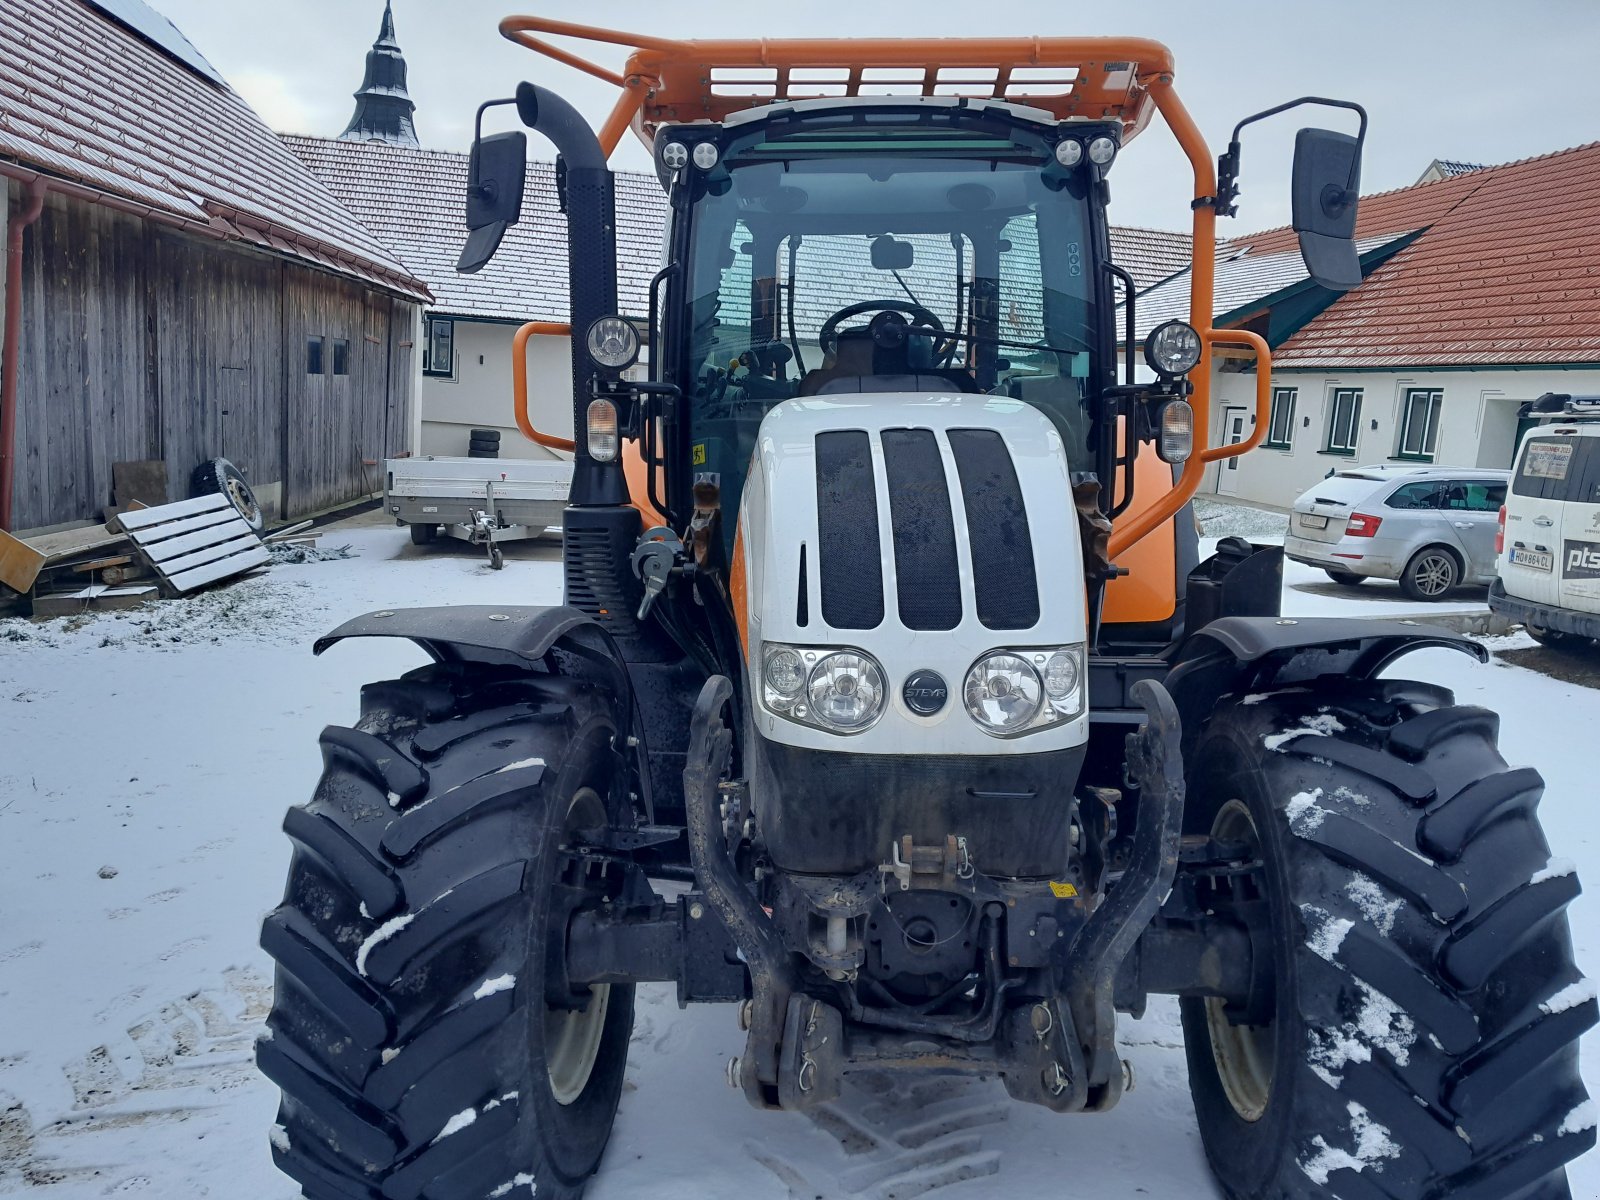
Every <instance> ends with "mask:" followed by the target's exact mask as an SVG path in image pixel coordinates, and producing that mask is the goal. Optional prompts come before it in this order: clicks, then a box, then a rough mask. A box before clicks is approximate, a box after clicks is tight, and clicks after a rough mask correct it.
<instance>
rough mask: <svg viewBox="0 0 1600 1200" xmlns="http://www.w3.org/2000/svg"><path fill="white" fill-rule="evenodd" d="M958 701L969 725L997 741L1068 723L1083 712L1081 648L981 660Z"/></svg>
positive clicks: (999, 655)
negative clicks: (964, 708)
mask: <svg viewBox="0 0 1600 1200" xmlns="http://www.w3.org/2000/svg"><path fill="white" fill-rule="evenodd" d="M961 696H962V700H963V701H964V702H965V703H966V706H967V712H968V714H970V715H971V717H972V719H973V720H974V721H976V722H977V723H978V725H979V726H980V727H981V728H982V729H983V731H984V732H985V733H992V734H994V735H995V736H996V737H1013V736H1015V735H1016V734H1019V733H1027V732H1029V731H1031V730H1034V729H1044V728H1047V727H1048V726H1051V725H1059V724H1060V723H1061V722H1063V721H1070V720H1071V719H1073V718H1074V717H1076V716H1078V715H1080V714H1081V713H1082V712H1083V709H1084V670H1083V647H1082V646H1081V645H1074V646H1059V647H1055V648H1046V649H1043V650H996V651H994V652H993V653H991V654H986V655H985V656H984V657H982V658H980V659H979V660H978V661H977V662H975V663H973V664H972V669H971V670H969V671H968V672H967V678H966V683H965V684H964V685H963V687H962V689H961Z"/></svg>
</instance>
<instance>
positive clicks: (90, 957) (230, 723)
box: [0, 524, 1600, 1200]
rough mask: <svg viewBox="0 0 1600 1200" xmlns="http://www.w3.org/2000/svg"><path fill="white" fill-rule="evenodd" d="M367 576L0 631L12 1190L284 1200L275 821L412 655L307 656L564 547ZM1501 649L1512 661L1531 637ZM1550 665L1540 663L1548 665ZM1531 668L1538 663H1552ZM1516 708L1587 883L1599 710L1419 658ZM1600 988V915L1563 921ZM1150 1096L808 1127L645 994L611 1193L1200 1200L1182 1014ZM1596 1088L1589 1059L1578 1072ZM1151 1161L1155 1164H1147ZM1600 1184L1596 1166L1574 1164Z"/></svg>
mask: <svg viewBox="0 0 1600 1200" xmlns="http://www.w3.org/2000/svg"><path fill="white" fill-rule="evenodd" d="M323 541H324V544H325V545H338V544H342V543H344V542H346V541H348V542H349V543H350V544H351V546H352V549H353V550H354V551H355V552H357V553H358V555H359V557H357V558H355V559H352V560H349V561H338V562H323V563H309V564H305V565H300V566H287V567H278V568H275V569H274V570H273V571H272V572H271V573H270V574H268V575H266V576H265V577H262V578H259V579H254V580H250V581H246V582H244V583H241V584H239V585H237V586H235V587H233V588H229V589H225V590H221V591H217V592H214V593H212V594H211V595H209V596H207V597H205V598H203V599H201V600H197V601H189V602H181V603H173V604H166V605H162V606H160V607H159V608H157V609H156V610H155V611H154V612H143V613H137V614H114V615H112V614H108V615H105V616H99V617H93V618H79V619H76V620H67V621H57V622H53V623H49V624H45V625H38V626H35V625H31V624H27V623H21V622H0V729H3V730H4V732H5V735H6V737H5V746H6V753H5V757H4V759H3V760H0V847H3V848H4V849H3V850H0V854H3V862H4V864H5V866H4V871H3V873H0V1195H5V1196H29V1197H38V1200H88V1198H90V1197H101V1196H108V1195H117V1196H149V1197H161V1198H163V1200H167V1198H172V1200H191V1198H194V1200H198V1198H202V1197H219V1198H227V1200H289V1198H290V1197H292V1196H294V1195H295V1191H294V1189H293V1187H292V1186H291V1185H290V1184H289V1182H288V1181H287V1180H285V1179H284V1178H282V1177H281V1176H279V1175H278V1174H277V1173H276V1172H275V1171H274V1169H273V1167H272V1165H271V1162H270V1160H269V1158H268V1153H267V1139H266V1130H267V1128H268V1126H269V1125H270V1124H271V1121H272V1114H273V1111H274V1107H275V1104H276V1096H275V1093H274V1091H273V1089H272V1087H271V1086H270V1085H269V1084H267V1083H266V1082H265V1081H263V1080H262V1079H261V1078H260V1077H259V1076H257V1075H256V1074H255V1073H254V1070H253V1068H252V1066H251V1063H250V1049H251V1042H252V1040H253V1037H254V1034H255V1031H256V1029H257V1027H258V1026H259V1023H260V1021H261V1019H262V1017H263V1015H264V1013H265V1010H266V1007H267V1004H268V1002H269V981H270V974H269V968H268V963H267V960H266V958H265V956H264V955H263V954H262V953H261V952H260V951H259V950H258V949H257V948H256V934H257V926H258V923H259V920H260V917H261V915H262V914H263V912H264V911H265V910H266V909H268V908H269V907H270V906H271V905H272V904H273V903H274V901H275V900H276V898H277V896H278V894H279V893H280V891H281V888H282V880H283V870H284V867H285V864H286V862H287V857H288V846H287V842H286V841H285V840H284V838H283V837H282V836H281V834H280V833H279V832H278V825H279V822H280V821H281V820H282V816H283V811H284V809H285V807H286V806H287V805H289V804H291V803H295V802H298V801H300V800H303V799H304V798H305V797H307V796H308V795H309V794H310V791H311V788H312V785H313V783H314V782H315V779H316V776H317V772H318V768H319V759H318V755H317V751H316V735H317V732H318V730H319V729H320V728H321V727H322V726H323V725H324V724H327V723H330V722H338V723H345V722H348V721H349V720H351V719H352V718H353V716H354V711H355V708H354V706H355V696H356V692H357V689H358V688H359V686H360V684H361V683H362V682H363V681H366V680H369V679H374V678H381V677H385V676H388V675H392V674H394V673H397V672H399V671H402V670H405V669H408V668H409V667H410V666H412V665H415V664H416V663H418V662H420V661H421V655H420V653H419V652H417V651H415V650H414V649H412V648H410V647H409V646H406V645H404V644H386V643H382V642H356V643H350V644H346V645H343V646H340V647H338V648H336V649H334V650H332V651H330V652H329V653H328V654H327V655H326V656H324V657H322V658H313V657H312V656H311V654H310V651H309V648H308V647H309V643H310V641H311V640H312V639H313V638H314V637H315V636H316V635H317V634H319V633H321V632H323V631H325V630H326V629H327V628H329V627H331V626H332V625H334V624H336V623H338V622H339V621H340V620H342V619H344V618H345V617H347V616H350V615H353V614H355V613H358V612H361V611H365V610H368V609H373V608H379V607H386V606H399V605H407V604H440V603H449V602H476V603H492V602H502V603H512V602H516V603H535V604H537V603H551V602H554V601H556V600H557V599H558V597H559V592H560V578H559V566H558V556H557V554H556V551H555V549H554V548H553V547H544V546H524V547H518V548H514V549H512V550H510V551H508V561H507V564H506V569H505V570H504V571H502V572H491V571H489V570H488V569H487V568H486V567H485V566H483V565H482V561H481V559H480V558H478V557H477V556H476V555H474V554H473V553H471V552H470V551H468V550H467V549H466V548H464V547H460V546H454V545H451V546H445V547H441V548H438V549H434V550H429V551H426V552H423V551H417V550H414V549H413V548H412V547H411V546H410V545H409V544H408V543H407V541H406V539H405V535H404V534H403V532H400V531H397V530H395V529H393V528H392V527H383V526H381V525H375V524H373V525H368V526H366V527H361V528H356V529H354V530H351V531H350V532H348V533H332V534H329V535H327V536H325V537H324V539H323ZM1288 591H1289V597H1288V606H1289V609H1290V611H1296V610H1297V609H1296V606H1299V605H1302V604H1307V605H1310V604H1315V605H1317V606H1323V607H1322V610H1323V611H1327V610H1328V609H1327V608H1326V607H1325V606H1330V605H1331V606H1336V607H1340V608H1341V610H1342V611H1345V612H1357V611H1360V612H1366V611H1371V609H1372V608H1373V607H1378V606H1383V605H1385V604H1389V603H1396V602H1397V600H1396V598H1395V597H1394V596H1393V595H1392V594H1391V595H1390V596H1389V597H1386V598H1384V599H1378V598H1377V593H1376V590H1374V593H1373V596H1372V597H1368V596H1367V595H1366V593H1365V592H1361V593H1355V594H1353V595H1352V594H1350V593H1346V592H1343V591H1341V592H1340V593H1338V595H1337V596H1331V597H1325V596H1322V595H1321V594H1320V593H1317V592H1316V591H1315V584H1314V582H1312V581H1311V580H1309V579H1307V580H1297V579H1296V577H1295V576H1294V575H1293V573H1292V572H1291V576H1290V578H1289V581H1288ZM1497 645H1498V646H1500V647H1502V648H1506V649H1508V650H1513V651H1515V652H1518V653H1522V654H1524V655H1525V654H1526V647H1527V646H1528V645H1529V643H1527V642H1526V641H1525V639H1520V638H1519V639H1502V640H1501V642H1499V643H1497ZM1533 653H1534V654H1535V656H1536V655H1537V654H1538V653H1543V652H1533ZM1535 661H1536V659H1535ZM1403 669H1404V670H1405V671H1407V672H1408V673H1412V674H1415V675H1417V676H1418V677H1420V678H1426V679H1431V680H1436V681H1438V682H1441V683H1444V684H1447V685H1448V686H1451V687H1453V688H1455V689H1456V691H1457V694H1458V696H1460V698H1461V699H1462V700H1464V701H1467V702H1471V703H1482V704H1486V705H1489V706H1491V707H1494V708H1497V709H1499V710H1500V711H1501V712H1502V713H1503V714H1504V717H1505V719H1504V729H1503V745H1504V748H1505V751H1506V755H1507V757H1508V758H1509V759H1510V760H1511V761H1513V762H1516V763H1528V762H1532V763H1536V764H1537V765H1538V766H1539V767H1540V768H1541V769H1542V770H1543V771H1544V773H1545V775H1546V778H1547V779H1548V781H1549V792H1548V795H1547V798H1546V801H1545V805H1544V808H1543V814H1544V819H1545V822H1546V826H1547V829H1548V831H1549V833H1550V840H1551V842H1552V843H1553V844H1554V845H1555V846H1556V847H1557V852H1558V853H1560V854H1562V855H1566V856H1569V857H1572V858H1574V859H1576V860H1577V861H1578V863H1579V866H1580V869H1581V870H1584V871H1586V872H1587V873H1588V875H1589V876H1590V878H1592V879H1600V818H1597V817H1596V816H1595V815H1594V812H1593V809H1592V804H1591V797H1592V795H1593V789H1592V783H1591V777H1592V770H1591V769H1590V767H1589V765H1588V763H1587V761H1586V758H1585V756H1584V755H1583V754H1582V753H1581V752H1580V742H1579V740H1578V739H1573V738H1569V737H1565V736H1563V737H1560V738H1555V737H1552V736H1551V733H1550V715H1551V714H1553V713H1565V714H1566V717H1565V718H1564V721H1563V724H1564V726H1565V727H1566V728H1568V729H1579V728H1583V727H1584V726H1585V725H1586V724H1588V723H1589V722H1590V721H1591V720H1600V692H1596V691H1592V690H1590V689H1588V688H1585V687H1582V686H1575V685H1572V684H1567V683H1562V682H1558V681H1555V680H1552V679H1549V678H1547V677H1545V676H1543V675H1541V674H1537V673H1535V672H1534V671H1532V670H1527V669H1524V668H1522V667H1518V666H1511V665H1507V664H1505V663H1503V662H1500V661H1496V662H1495V663H1492V664H1491V665H1488V666H1479V665H1477V664H1476V663H1474V662H1472V661H1470V660H1468V659H1467V658H1465V657H1464V656H1461V655H1457V654H1453V653H1450V652H1448V651H1427V652H1424V653H1421V654H1418V655H1417V656H1415V657H1414V658H1412V659H1410V660H1408V662H1407V664H1406V665H1405V667H1404V668H1403ZM1572 916H1573V922H1574V934H1575V937H1576V939H1577V943H1578V953H1579V957H1580V961H1581V962H1583V963H1585V964H1587V965H1589V966H1590V968H1591V970H1594V969H1597V968H1600V927H1597V924H1596V920H1597V916H1600V909H1597V906H1596V904H1595V903H1594V902H1593V901H1591V900H1590V899H1589V898H1587V897H1585V898H1582V899H1580V900H1579V901H1578V902H1577V904H1575V905H1574V907H1573V909H1572ZM1122 1030H1123V1032H1122V1036H1123V1040H1124V1042H1125V1043H1126V1045H1127V1051H1126V1053H1127V1055H1128V1057H1129V1058H1131V1059H1132V1061H1133V1064H1134V1069H1135V1073H1136V1077H1137V1083H1138V1086H1137V1087H1136V1089H1135V1090H1134V1091H1133V1092H1132V1093H1131V1094H1130V1095H1129V1096H1128V1097H1127V1098H1126V1099H1125V1100H1124V1101H1123V1103H1122V1105H1121V1106H1120V1107H1119V1108H1118V1109H1117V1110H1116V1111H1114V1112H1113V1113H1111V1114H1108V1115H1106V1116H1102V1117H1083V1118H1063V1117H1053V1116H1051V1115H1049V1114H1047V1113H1044V1112H1043V1111H1041V1110H1034V1109H1030V1108H1027V1107H1025V1106H1018V1105H1013V1104H1011V1103H1009V1102H1008V1101H1007V1100H1006V1099H1005V1097H1004V1094H1003V1093H1002V1092H1001V1090H1000V1089H999V1088H998V1087H997V1086H995V1085H985V1084H974V1083H951V1082H948V1081H942V1080H935V1081H928V1082H926V1083H924V1084H921V1085H918V1086H917V1087H915V1088H905V1087H900V1088H896V1089H894V1090H889V1091H875V1090H873V1089H872V1088H870V1087H868V1088H856V1089H855V1090H853V1091H852V1092H851V1093H850V1094H848V1095H847V1096H846V1098H845V1099H844V1100H843V1101H842V1102H840V1103H839V1104H837V1105H835V1106H832V1107H831V1108H830V1109H829V1110H827V1111H826V1112H824V1113H823V1114H821V1115H820V1116H819V1117H817V1118H816V1119H807V1118H803V1117H798V1116H783V1115H771V1114H761V1113H757V1112H755V1111H754V1110H752V1109H750V1108H749V1107H748V1106H747V1105H746V1104H745V1102H744V1100H743V1099H742V1097H741V1096H739V1095H737V1094H736V1093H734V1092H732V1091H730V1090H729V1089H728V1088H727V1087H726V1085H725V1083H724V1082H723V1068H724V1064H725V1061H726V1059H727V1058H728V1057H730V1056H731V1055H733V1054H735V1053H738V1051H739V1049H740V1046H741V1035H740V1034H739V1032H738V1031H737V1029H736V1026H735V1022H734V1014H733V1012H732V1010H731V1009H730V1008H723V1007H708V1008H702V1009H696V1010H692V1011H689V1012H680V1011H678V1009H677V1007H676V1005H675V1004H674V1003H673V1001H672V999H671V996H670V992H669V990H668V989H666V988H656V987H653V988H648V989H644V995H643V996H642V997H641V1006H640V1013H639V1020H638V1026H637V1029H636V1031H635V1035H634V1039H635V1044H634V1054H633V1061H632V1062H631V1064H630V1067H629V1083H628V1086H627V1090H626V1093H625V1094H624V1097H623V1101H622V1111H621V1116H620V1118H619V1121H618V1124H617V1128H616V1133H615V1136H614V1138H613V1140H612V1143H611V1150H610V1152H609V1154H608V1157H607V1160H606V1164H605V1167H604V1170H603V1172H602V1174H601V1176H600V1178H599V1179H598V1181H597V1182H596V1184H595V1185H594V1187H593V1188H592V1190H591V1193H590V1194H591V1195H592V1196H593V1197H595V1198H596V1200H611V1198H616V1197H634V1196H641V1195H648V1196H650V1197H652V1198H654V1200H689V1198H691V1197H692V1198H694V1200H720V1198H727V1200H734V1198H739V1200H746V1198H756V1200H759V1198H763V1197H774V1198H782V1197H788V1196H794V1197H805V1198H806V1200H810V1198H811V1197H819V1196H826V1197H842V1196H861V1197H869V1198H874V1200H883V1198H887V1197H890V1196H893V1197H896V1198H899V1200H908V1198H910V1197H913V1196H917V1195H920V1194H924V1193H926V1192H930V1191H931V1192H934V1193H935V1194H936V1197H937V1200H947V1198H948V1200H960V1198H962V1197H966V1198H973V1197H987V1196H994V1195H997V1194H1001V1193H1002V1192H1003V1193H1004V1194H1007V1195H1020V1196H1061V1195H1064V1194H1065V1192H1064V1191H1063V1189H1064V1188H1065V1187H1066V1186H1067V1185H1066V1184H1065V1182H1064V1181H1065V1180H1068V1179H1070V1180H1071V1181H1072V1185H1073V1186H1072V1190H1073V1191H1074V1192H1082V1193H1084V1194H1094V1195H1096V1196H1098V1197H1101V1198H1102V1200H1132V1198H1133V1197H1137V1196H1144V1197H1150V1196H1154V1197H1176V1196H1206V1195H1210V1194H1211V1192H1210V1189H1209V1185H1208V1184H1206V1183H1205V1182H1204V1181H1205V1179H1206V1172H1205V1167H1204V1164H1203V1161H1202V1158H1201V1152H1200V1145H1199V1139H1198V1135H1197V1133H1196V1131H1195V1127H1194V1120H1193V1117H1192V1115H1191V1112H1190V1107H1189V1098H1188V1092H1187V1090H1186V1085H1185V1079H1184V1076H1185V1072H1184V1063H1183V1053H1182V1049H1181V1039H1180V1034H1179V1031H1178V1028H1177V1022H1176V1010H1175V1006H1173V1005H1170V1004H1154V1005H1152V1008H1151V1015H1150V1016H1148V1017H1147V1018H1146V1019H1145V1020H1143V1021H1141V1022H1131V1021H1127V1022H1124V1024H1123V1027H1122ZM1585 1066H1586V1069H1587V1072H1588V1074H1589V1077H1590V1080H1591V1087H1594V1086H1595V1085H1597V1084H1600V1062H1596V1061H1595V1059H1594V1057H1593V1054H1592V1053H1591V1054H1589V1055H1587V1056H1586V1059H1585ZM1156 1147H1159V1149H1158V1151H1157V1152H1156V1153H1152V1149H1153V1148H1156ZM1573 1194H1574V1195H1575V1196H1579V1197H1594V1196H1597V1195H1600V1161H1595V1159H1594V1156H1591V1158H1590V1159H1588V1160H1585V1161H1582V1162H1580V1163H1578V1164H1576V1166H1575V1167H1574V1169H1573Z"/></svg>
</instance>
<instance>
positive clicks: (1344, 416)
mask: <svg viewBox="0 0 1600 1200" xmlns="http://www.w3.org/2000/svg"><path fill="white" fill-rule="evenodd" d="M1360 436H1361V389H1360V388H1334V389H1333V395H1332V396H1330V397H1329V399H1328V439H1327V442H1326V443H1325V444H1324V446H1323V449H1322V452H1323V453H1324V454H1351V455H1353V454H1354V453H1355V452H1356V442H1357V440H1358V439H1359V438H1360Z"/></svg>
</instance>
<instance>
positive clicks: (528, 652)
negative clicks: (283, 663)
mask: <svg viewBox="0 0 1600 1200" xmlns="http://www.w3.org/2000/svg"><path fill="white" fill-rule="evenodd" d="M358 637H389V638H404V639H406V640H407V641H410V642H415V643H416V644H417V645H418V646H420V647H421V648H422V649H423V651H425V652H426V653H427V655H428V656H429V657H430V658H432V659H433V661H434V662H437V663H477V664H482V665H484V666H496V667H516V668H520V669H522V670H526V671H529V672H534V673H538V674H547V673H549V674H585V675H592V676H594V677H596V678H597V679H598V680H599V681H600V682H601V683H603V684H604V685H605V686H606V687H607V688H608V689H609V691H610V694H611V695H612V697H613V698H614V703H615V706H616V712H615V715H616V721H617V729H618V731H619V732H620V733H621V735H622V737H623V738H624V739H626V743H627V747H628V748H631V749H632V750H633V757H634V758H635V763H636V776H637V780H638V787H639V800H640V804H641V805H642V808H643V812H644V816H645V819H646V820H651V821H653V820H654V817H655V805H654V802H653V800H652V799H651V795H650V772H649V770H648V769H646V768H645V766H644V764H645V761H646V759H645V748H644V731H643V729H642V727H641V726H642V722H641V721H640V720H639V713H638V706H637V704H636V702H635V697H634V694H633V683H632V680H631V679H630V677H629V675H628V668H627V664H626V662H625V661H624V659H623V657H622V651H621V650H620V649H619V648H618V646H617V643H616V641H615V639H613V638H612V636H611V634H610V632H608V631H607V630H606V629H605V627H604V626H602V625H601V624H600V622H598V621H596V620H595V619H594V618H593V617H592V616H590V615H589V614H588V613H586V612H582V611H580V610H579V609H576V608H573V607H572V606H571V605H567V604H558V605H552V606H541V605H515V604H512V605H507V604H450V605H443V606H439V607H434V608H384V609H379V610H377V611H376V612H369V613H363V614H362V615H361V616H359V617H355V618H352V619H351V620H349V621H346V622H345V623H344V624H343V625H341V626H339V627H338V628H337V629H335V630H332V631H331V632H329V633H325V634H323V635H322V636H321V637H320V638H318V639H317V640H316V641H315V642H314V643H312V647H311V649H312V652H313V653H315V654H321V653H322V652H323V651H324V650H327V649H328V648H329V647H330V646H335V645H337V644H338V643H340V642H342V641H345V640H347V639H349V638H358ZM563 659H565V661H563ZM619 749H621V750H622V751H623V752H624V753H626V749H624V748H619Z"/></svg>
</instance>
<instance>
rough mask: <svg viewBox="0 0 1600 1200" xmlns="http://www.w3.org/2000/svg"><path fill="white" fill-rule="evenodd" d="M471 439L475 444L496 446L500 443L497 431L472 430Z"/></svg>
mask: <svg viewBox="0 0 1600 1200" xmlns="http://www.w3.org/2000/svg"><path fill="white" fill-rule="evenodd" d="M471 437H472V440H473V441H475V442H493V443H495V444H496V445H499V443H500V431H499V430H498V429H474V430H473V431H472V433H471Z"/></svg>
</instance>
